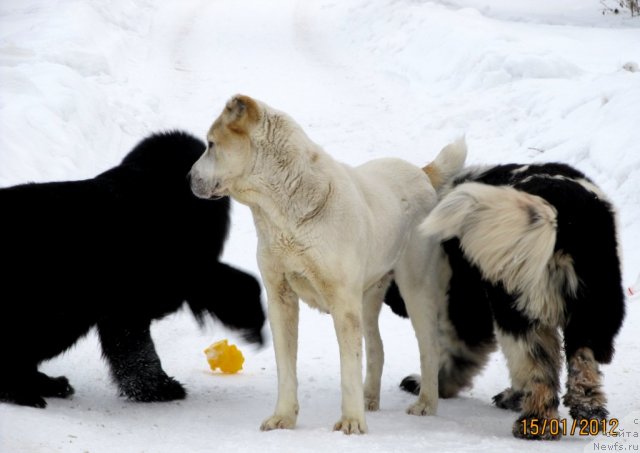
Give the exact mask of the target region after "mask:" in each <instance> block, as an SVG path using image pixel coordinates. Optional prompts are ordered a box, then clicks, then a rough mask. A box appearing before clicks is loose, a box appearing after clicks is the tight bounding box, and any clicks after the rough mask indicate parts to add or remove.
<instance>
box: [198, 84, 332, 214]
mask: <svg viewBox="0 0 640 453" xmlns="http://www.w3.org/2000/svg"><path fill="white" fill-rule="evenodd" d="M207 141H208V146H207V150H206V151H205V153H204V154H203V155H202V156H201V157H200V159H198V161H197V162H196V163H195V164H194V165H193V167H192V168H191V172H190V174H189V176H190V178H191V190H193V193H194V194H196V195H197V196H199V197H201V198H218V197H222V196H225V195H230V196H232V197H234V198H235V199H236V200H237V201H240V202H241V203H245V204H249V205H253V204H256V203H257V204H260V203H264V202H265V200H266V199H270V200H271V201H272V202H274V203H276V204H279V205H288V204H290V201H291V197H292V196H293V194H295V193H298V194H300V193H302V192H304V193H305V196H306V201H305V206H306V204H308V203H311V202H312V201H313V199H314V198H315V197H318V196H321V195H322V194H324V193H325V192H326V187H324V188H322V189H320V190H319V193H320V194H318V193H315V192H316V189H315V185H314V184H316V181H315V179H317V177H315V176H313V175H310V174H308V172H307V170H308V168H309V167H310V166H312V165H313V163H314V162H316V161H317V159H318V158H319V153H320V149H319V147H318V146H317V145H316V144H315V143H313V142H312V141H311V140H310V139H309V138H308V137H307V135H306V134H305V133H304V131H303V130H302V128H301V127H300V126H299V125H298V124H297V123H296V122H295V121H294V120H293V119H292V118H290V117H289V116H288V115H287V114H286V113H284V112H281V111H279V110H276V109H274V108H271V107H270V106H268V105H267V104H264V103H263V102H260V101H258V100H256V99H252V98H250V97H248V96H243V95H236V96H234V97H233V98H231V100H229V102H227V105H226V106H225V109H224V110H223V111H222V113H221V114H220V116H218V118H216V120H215V121H214V123H213V125H212V126H211V128H210V129H209V132H208V134H207ZM303 174H304V177H303V176H302V175H303ZM325 185H326V184H325ZM308 192H312V193H308Z"/></svg>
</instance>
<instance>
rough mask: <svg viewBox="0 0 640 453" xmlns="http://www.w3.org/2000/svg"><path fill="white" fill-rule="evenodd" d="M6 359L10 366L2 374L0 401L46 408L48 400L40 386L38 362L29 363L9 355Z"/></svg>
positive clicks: (0, 376)
mask: <svg viewBox="0 0 640 453" xmlns="http://www.w3.org/2000/svg"><path fill="white" fill-rule="evenodd" d="M4 360H7V363H9V364H10V368H9V369H7V370H4V371H2V373H1V374H0V401H5V402H7V403H13V404H19V405H21V406H31V407H38V408H45V407H46V406H47V402H46V401H45V400H44V398H42V396H43V395H42V394H41V393H40V389H39V388H38V374H39V373H38V368H37V366H36V364H27V363H24V362H23V361H21V360H15V359H13V358H12V357H11V355H9V356H8V357H7V356H5V357H4Z"/></svg>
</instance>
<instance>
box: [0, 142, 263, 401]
mask: <svg viewBox="0 0 640 453" xmlns="http://www.w3.org/2000/svg"><path fill="white" fill-rule="evenodd" d="M204 149H205V144H204V143H202V142H201V141H200V140H198V139H196V138H194V137H192V136H191V135H189V134H186V133H184V132H168V133H161V134H155V135H152V136H149V137H147V138H146V139H144V140H143V141H141V142H140V143H139V144H138V145H137V146H136V147H135V148H134V149H133V151H131V152H130V153H129V154H128V155H127V156H126V157H125V158H124V160H123V161H122V163H121V164H120V165H118V166H116V167H114V168H112V169H110V170H108V171H106V172H104V173H102V174H100V175H98V176H97V177H95V178H93V179H88V180H83V181H72V182H52V183H41V184H24V185H20V186H15V187H9V188H4V189H0V212H1V213H2V221H1V222H0V241H2V248H1V252H0V259H2V261H3V263H4V266H3V268H4V269H5V270H4V271H3V272H2V274H0V316H1V317H0V357H2V361H3V369H2V372H1V373H0V401H6V402H11V403H16V404H21V405H27V406H34V407H45V406H46V402H45V400H44V399H43V397H48V396H56V397H66V396H69V395H71V394H72V393H73V388H72V387H71V386H70V385H69V383H68V381H67V379H66V378H64V377H58V378H50V377H49V376H47V375H45V374H43V373H41V372H39V371H38V365H39V364H40V363H41V362H42V361H44V360H47V359H50V358H52V357H55V356H57V355H58V354H60V353H61V352H63V351H65V350H66V349H68V348H69V347H71V346H72V345H73V344H74V343H76V341H77V340H78V339H79V338H81V337H83V336H84V335H85V334H87V332H88V331H89V330H90V329H91V328H92V327H93V326H97V329H98V334H99V337H100V342H101V345H102V350H103V355H104V357H105V358H106V360H107V362H108V363H109V365H110V368H111V372H112V376H113V378H114V380H115V382H116V383H117V385H118V387H119V390H120V393H121V394H122V395H123V396H126V397H128V398H130V399H132V400H136V401H168V400H173V399H179V398H184V397H185V394H186V392H185V390H184V388H183V386H182V385H181V384H180V383H179V382H177V381H176V380H175V379H173V378H171V377H169V376H167V374H166V373H165V372H164V370H163V369H162V367H161V364H160V359H159V357H158V355H157V353H156V351H155V348H154V344H153V341H152V339H151V336H150V332H149V327H150V323H151V321H152V320H154V319H159V318H162V317H163V316H165V315H167V314H169V313H172V312H174V311H176V310H178V309H179V308H181V307H182V306H183V304H184V303H185V302H186V303H187V304H188V306H189V307H190V309H191V311H192V312H193V314H194V315H195V316H196V318H197V319H198V320H199V321H202V317H203V315H205V314H207V313H209V314H211V315H213V316H215V317H216V318H218V319H219V320H220V321H221V322H222V323H224V324H225V325H227V326H229V327H231V328H234V329H240V330H241V332H242V334H243V335H244V337H245V338H246V339H247V340H248V341H251V342H262V334H261V329H262V327H263V324H264V320H265V316H264V312H263V308H262V303H261V296H260V285H259V283H258V281H257V280H256V279H255V278H254V277H253V276H251V275H249V274H247V273H245V272H242V271H240V270H238V269H235V268H233V267H230V266H228V265H226V264H224V263H221V262H219V261H218V259H219V257H220V255H221V253H222V250H223V245H224V242H225V239H226V236H227V232H228V227H229V207H230V205H229V203H230V202H229V199H228V198H222V199H219V200H202V199H199V198H197V197H195V196H194V195H193V194H192V192H191V189H190V187H189V184H188V180H187V174H188V173H189V170H190V169H191V166H192V165H193V163H194V162H195V161H196V160H197V159H198V158H199V157H200V155H201V154H202V152H203V151H204Z"/></svg>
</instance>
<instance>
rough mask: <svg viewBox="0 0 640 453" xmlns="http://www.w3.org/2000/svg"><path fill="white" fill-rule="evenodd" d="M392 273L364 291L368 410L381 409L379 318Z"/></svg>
mask: <svg viewBox="0 0 640 453" xmlns="http://www.w3.org/2000/svg"><path fill="white" fill-rule="evenodd" d="M391 278H392V277H391V274H389V275H387V276H385V277H384V278H382V279H381V280H380V281H379V282H378V283H376V284H375V285H373V286H372V287H371V288H369V289H368V290H367V291H366V292H365V293H364V301H363V302H364V304H363V307H362V316H363V319H364V340H365V347H366V351H367V374H366V378H365V380H364V404H365V406H364V407H365V409H366V410H368V411H377V410H378V409H380V386H381V379H382V367H383V365H384V349H383V347H382V338H380V328H379V326H378V318H379V316H380V308H381V307H382V301H383V299H384V295H385V292H386V291H387V288H388V287H389V283H391Z"/></svg>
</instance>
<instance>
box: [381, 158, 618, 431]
mask: <svg viewBox="0 0 640 453" xmlns="http://www.w3.org/2000/svg"><path fill="white" fill-rule="evenodd" d="M440 191H441V193H442V194H444V197H443V198H442V200H441V201H440V203H439V204H438V206H437V207H436V208H435V209H434V210H433V211H432V212H431V213H430V214H429V216H428V217H427V220H426V221H425V223H424V224H423V225H422V228H423V232H424V234H425V235H427V236H430V237H432V238H434V239H435V240H437V241H438V242H436V244H439V246H436V247H434V253H436V254H439V255H440V259H439V268H438V269H433V272H434V273H435V274H438V275H441V276H445V277H444V280H445V281H446V282H445V283H443V284H442V288H441V295H442V306H443V307H446V308H444V309H443V310H442V313H441V315H440V318H439V330H440V331H439V338H440V350H441V356H440V362H439V366H440V368H439V391H440V396H441V397H452V396H455V395H457V394H458V392H459V391H460V390H461V389H462V388H464V387H466V386H469V385H470V384H471V382H472V379H473V377H474V376H475V375H476V374H477V373H478V372H479V371H480V370H481V369H482V368H483V366H484V365H485V364H486V362H487V359H488V356H489V353H490V352H492V351H493V350H495V346H496V341H495V337H496V336H497V340H498V343H499V344H500V346H501V348H502V351H503V352H504V354H505V357H506V359H507V363H508V366H509V372H510V376H511V388H508V389H506V390H505V391H503V392H502V393H500V394H498V395H496V396H495V397H494V402H495V404H496V405H497V406H498V407H502V408H508V409H513V410H516V411H521V415H520V417H519V418H518V420H517V421H516V422H515V424H514V425H513V430H512V432H513V434H514V435H515V436H516V437H522V438H530V439H533V438H535V439H540V438H541V439H552V438H558V437H559V436H560V434H561V430H559V429H557V428H558V427H557V426H556V429H555V430H554V429H553V426H554V425H553V424H550V423H549V422H550V420H553V419H557V417H558V405H559V399H558V392H559V390H560V376H559V373H560V369H561V366H562V365H561V357H562V355H561V343H560V342H561V340H560V335H559V329H562V330H563V332H564V351H565V355H566V359H567V368H568V379H567V392H566V394H565V395H564V398H563V402H564V404H565V405H567V406H568V407H569V409H570V411H569V412H570V414H571V416H572V417H573V418H574V419H576V420H578V421H582V420H593V419H596V420H599V421H600V422H599V423H598V426H599V428H600V429H602V426H603V423H606V422H605V420H606V418H607V416H608V411H607V410H606V408H605V405H606V397H605V395H604V393H603V391H602V388H601V387H602V384H601V374H600V371H599V369H598V368H599V367H598V363H609V362H610V361H611V359H612V357H613V352H614V345H613V341H614V338H615V336H616V334H617V333H618V330H619V329H620V326H621V325H622V321H623V318H624V292H623V289H622V285H621V272H620V259H619V257H618V244H617V238H616V224H615V212H614V208H613V207H612V205H611V203H610V202H609V201H607V199H606V197H605V196H604V194H603V193H602V192H601V190H600V189H599V188H598V187H597V186H596V185H595V184H594V183H593V182H592V181H590V180H589V179H588V178H587V177H586V176H585V175H583V174H582V173H581V172H579V171H577V170H576V169H574V168H572V167H569V166H567V165H564V164H543V165H516V164H511V165H500V166H493V167H482V168H469V169H466V170H464V171H463V172H462V173H461V174H459V175H458V176H457V178H456V179H454V180H453V183H452V184H451V186H448V187H442V188H440ZM427 278H431V277H427ZM434 281H437V278H436V279H434ZM386 302H387V303H388V304H389V305H390V306H391V307H392V309H393V311H394V312H396V313H398V314H400V315H404V316H406V311H405V309H404V302H403V301H402V298H401V295H400V293H399V292H398V288H397V287H396V286H393V287H391V288H390V289H389V291H388V293H387V297H386ZM494 323H495V326H496V328H495V335H494ZM401 387H402V388H403V389H405V390H407V391H410V392H418V391H419V387H420V381H419V378H417V377H414V376H409V377H407V378H405V379H404V380H403V382H402V384H401ZM543 426H546V429H544V428H543ZM590 426H593V425H590Z"/></svg>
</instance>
